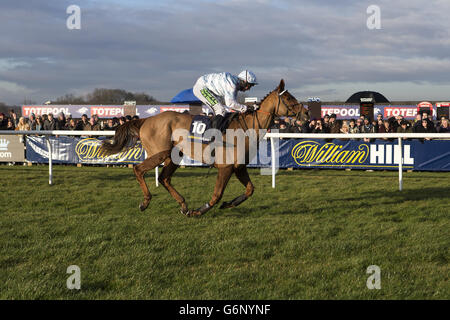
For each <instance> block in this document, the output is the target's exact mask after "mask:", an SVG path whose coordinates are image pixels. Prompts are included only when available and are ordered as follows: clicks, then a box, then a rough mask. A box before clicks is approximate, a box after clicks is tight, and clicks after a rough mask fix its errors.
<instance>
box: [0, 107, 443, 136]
mask: <svg viewBox="0 0 450 320" xmlns="http://www.w3.org/2000/svg"><path fill="white" fill-rule="evenodd" d="M133 119H139V117H138V116H134V117H131V116H126V117H120V118H112V119H100V118H99V117H98V115H93V116H92V117H91V118H88V116H87V115H86V114H83V115H82V117H81V119H73V118H72V117H71V116H66V115H64V114H63V113H59V114H58V115H57V116H56V117H54V115H53V114H51V113H49V114H48V115H46V114H44V115H42V116H35V115H34V114H31V115H30V117H29V118H24V117H18V116H17V114H16V113H15V112H14V110H10V111H9V115H5V114H3V113H0V130H21V131H26V130H36V131H41V130H78V131H101V130H115V129H116V128H117V127H118V126H119V125H121V124H123V123H125V122H127V121H130V120H133ZM271 128H272V129H279V132H281V133H343V134H346V133H395V132H398V133H406V132H418V133H433V132H438V133H441V132H442V133H445V132H450V124H449V120H448V119H446V118H444V117H442V118H441V119H439V120H438V121H433V118H432V115H430V114H427V113H422V114H417V115H416V117H415V119H414V120H412V121H408V120H405V119H404V118H403V117H402V116H397V117H391V118H389V119H383V116H382V115H381V114H378V115H377V117H376V119H374V120H373V121H370V120H369V119H368V118H365V117H364V116H361V117H359V118H357V119H350V120H337V119H336V115H335V114H332V115H325V116H324V117H323V118H319V119H316V118H313V119H311V120H310V121H303V120H295V119H291V118H283V119H282V118H277V119H275V120H274V124H273V126H272V127H271Z"/></svg>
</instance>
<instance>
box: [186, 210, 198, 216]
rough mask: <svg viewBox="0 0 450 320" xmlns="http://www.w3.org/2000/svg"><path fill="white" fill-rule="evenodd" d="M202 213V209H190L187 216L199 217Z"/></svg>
mask: <svg viewBox="0 0 450 320" xmlns="http://www.w3.org/2000/svg"><path fill="white" fill-rule="evenodd" d="M201 215H202V213H201V212H200V211H197V210H189V211H188V213H187V214H186V216H187V217H189V218H192V217H199V216H201Z"/></svg>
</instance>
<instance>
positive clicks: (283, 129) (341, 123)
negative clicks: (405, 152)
mask: <svg viewBox="0 0 450 320" xmlns="http://www.w3.org/2000/svg"><path fill="white" fill-rule="evenodd" d="M272 129H278V130H279V132H280V133H343V134H347V133H409V132H417V133H435V132H437V133H446V132H450V125H449V120H448V119H447V118H445V117H442V118H441V119H439V120H438V121H433V118H432V115H429V114H427V113H422V114H417V115H416V118H415V119H414V120H412V121H408V120H405V119H404V118H403V117H402V116H397V117H391V118H389V119H383V115H381V114H378V115H377V117H376V119H374V120H373V121H370V119H369V118H367V117H364V116H361V117H359V118H357V119H350V120H337V119H336V115H335V114H332V115H325V116H324V117H323V118H319V119H316V118H312V119H311V120H310V121H303V120H295V119H290V118H283V119H281V118H277V119H275V120H274V124H273V126H272ZM367 140H368V139H367Z"/></svg>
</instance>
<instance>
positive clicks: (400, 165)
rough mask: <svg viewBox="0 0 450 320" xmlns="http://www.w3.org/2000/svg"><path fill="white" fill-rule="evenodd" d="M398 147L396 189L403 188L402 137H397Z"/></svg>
mask: <svg viewBox="0 0 450 320" xmlns="http://www.w3.org/2000/svg"><path fill="white" fill-rule="evenodd" d="M398 147H399V149H400V161H399V163H398V190H399V191H402V190H403V145H402V138H398Z"/></svg>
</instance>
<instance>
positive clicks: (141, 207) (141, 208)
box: [139, 203, 148, 211]
mask: <svg viewBox="0 0 450 320" xmlns="http://www.w3.org/2000/svg"><path fill="white" fill-rule="evenodd" d="M147 207H148V204H144V203H141V204H140V205H139V209H140V210H141V211H144V210H145V209H147Z"/></svg>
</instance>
